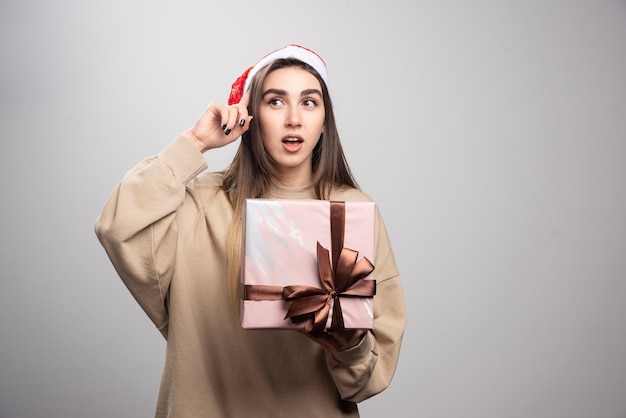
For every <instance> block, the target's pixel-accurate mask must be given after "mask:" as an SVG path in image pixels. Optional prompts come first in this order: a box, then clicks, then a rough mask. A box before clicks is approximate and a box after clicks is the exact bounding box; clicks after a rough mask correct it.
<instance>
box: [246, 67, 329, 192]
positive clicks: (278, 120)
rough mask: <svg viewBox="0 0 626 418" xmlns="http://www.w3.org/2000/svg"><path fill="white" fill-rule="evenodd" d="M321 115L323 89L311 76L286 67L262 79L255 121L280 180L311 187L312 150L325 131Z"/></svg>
mask: <svg viewBox="0 0 626 418" xmlns="http://www.w3.org/2000/svg"><path fill="white" fill-rule="evenodd" d="M324 115H325V110H324V100H323V98H322V87H321V85H320V82H319V81H318V80H317V78H315V76H314V75H313V74H311V73H309V72H308V71H306V70H303V69H301V68H298V67H288V68H281V69H279V70H275V71H273V72H271V73H270V74H269V75H268V76H267V77H266V78H265V81H264V82H263V88H262V97H261V105H260V107H259V111H258V115H257V117H258V119H259V123H260V127H261V135H262V136H263V145H264V146H265V149H266V150H267V152H268V153H269V155H270V156H271V157H272V159H273V160H274V161H275V163H276V165H277V172H278V175H279V177H280V178H279V180H284V181H287V182H289V183H291V184H292V185H300V186H305V185H309V184H310V182H311V175H312V167H311V159H312V155H313V149H314V148H315V145H317V142H318V141H319V138H320V136H321V134H322V132H323V130H324Z"/></svg>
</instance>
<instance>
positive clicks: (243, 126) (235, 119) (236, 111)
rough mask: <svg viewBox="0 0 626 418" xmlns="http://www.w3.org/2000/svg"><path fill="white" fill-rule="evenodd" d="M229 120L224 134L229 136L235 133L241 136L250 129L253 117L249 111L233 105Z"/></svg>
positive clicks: (229, 109)
mask: <svg viewBox="0 0 626 418" xmlns="http://www.w3.org/2000/svg"><path fill="white" fill-rule="evenodd" d="M228 111H229V114H228V120H227V122H226V123H225V124H226V126H225V127H224V126H222V127H223V128H224V134H226V135H229V134H230V133H231V132H233V131H234V133H235V135H237V136H239V135H241V134H242V133H243V132H245V131H247V130H248V128H249V127H250V121H251V120H252V117H251V116H249V115H248V109H247V108H246V107H245V106H243V105H241V104H237V105H233V106H229V108H228Z"/></svg>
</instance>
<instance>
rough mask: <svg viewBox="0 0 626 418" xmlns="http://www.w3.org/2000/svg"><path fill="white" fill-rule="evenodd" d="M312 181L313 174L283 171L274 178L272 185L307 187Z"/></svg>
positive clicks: (309, 172)
mask: <svg viewBox="0 0 626 418" xmlns="http://www.w3.org/2000/svg"><path fill="white" fill-rule="evenodd" d="M312 181H313V174H312V173H311V171H310V170H309V171H308V172H304V171H302V170H300V171H290V170H283V171H282V172H278V173H277V174H276V177H275V178H274V183H276V184H277V185H279V186H284V187H307V186H310V185H311V183H312Z"/></svg>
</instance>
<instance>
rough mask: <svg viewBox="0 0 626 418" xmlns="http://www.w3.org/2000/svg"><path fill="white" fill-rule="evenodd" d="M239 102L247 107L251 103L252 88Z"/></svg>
mask: <svg viewBox="0 0 626 418" xmlns="http://www.w3.org/2000/svg"><path fill="white" fill-rule="evenodd" d="M239 104H240V105H242V106H243V107H245V108H248V105H249V104H250V90H248V91H247V92H246V94H244V95H243V97H242V98H241V100H240V101H239Z"/></svg>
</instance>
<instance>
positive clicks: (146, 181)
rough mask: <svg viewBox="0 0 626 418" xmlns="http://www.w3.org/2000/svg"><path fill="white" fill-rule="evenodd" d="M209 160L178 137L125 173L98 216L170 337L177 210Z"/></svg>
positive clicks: (124, 270) (137, 292)
mask: <svg viewBox="0 0 626 418" xmlns="http://www.w3.org/2000/svg"><path fill="white" fill-rule="evenodd" d="M206 167H207V164H206V160H205V159H204V157H203V156H202V154H201V153H200V152H198V150H197V149H196V148H194V147H193V145H191V144H190V143H189V142H188V141H187V140H186V139H185V138H183V137H182V136H178V137H177V138H176V139H175V140H174V141H172V142H171V143H170V144H169V145H168V146H167V147H166V148H165V149H163V151H161V152H160V153H159V154H158V155H156V156H153V157H149V158H147V159H145V160H143V161H142V162H141V163H139V164H138V165H137V166H135V167H134V168H133V169H131V170H130V171H129V172H128V173H126V175H124V177H123V179H122V181H121V182H120V183H119V184H118V185H117V186H116V187H115V188H114V190H113V192H112V193H111V195H110V196H109V198H108V200H107V202H106V203H105V206H104V208H103V210H102V212H101V213H100V215H99V216H98V218H97V219H96V223H95V232H96V235H97V237H98V239H99V240H100V242H101V244H102V246H103V247H104V249H105V251H106V253H107V255H108V256H109V258H110V260H111V262H112V264H113V266H114V267H115V269H116V271H117V273H118V275H119V276H120V278H121V279H122V281H123V282H124V284H125V285H126V286H127V287H128V289H129V290H130V292H131V294H132V295H133V297H134V298H135V299H136V300H137V302H138V303H139V305H140V306H141V307H142V308H143V310H144V311H145V312H146V314H147V315H148V317H149V318H150V319H151V320H152V322H154V324H155V325H156V327H157V328H158V329H159V330H160V331H161V332H162V333H163V335H164V336H165V337H167V324H168V315H167V308H166V295H167V292H168V289H169V284H170V281H171V277H172V273H173V266H174V262H175V258H176V244H177V240H178V234H177V228H176V223H175V218H176V211H177V209H178V208H180V207H181V206H182V205H183V202H184V200H185V198H186V194H185V190H186V184H187V183H188V182H189V181H190V180H191V179H193V178H194V177H196V176H197V175H198V174H199V173H200V172H202V171H203V170H204V169H205V168H206Z"/></svg>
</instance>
